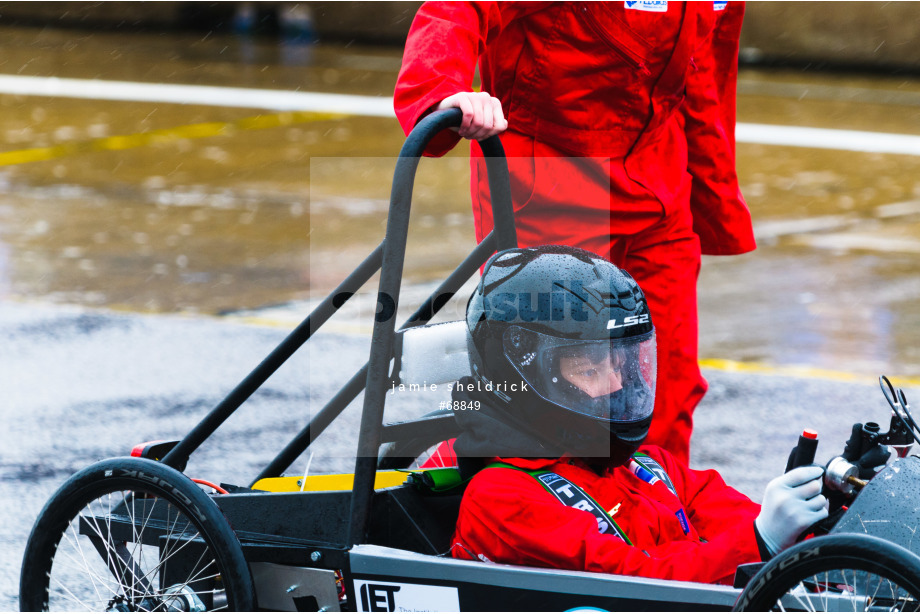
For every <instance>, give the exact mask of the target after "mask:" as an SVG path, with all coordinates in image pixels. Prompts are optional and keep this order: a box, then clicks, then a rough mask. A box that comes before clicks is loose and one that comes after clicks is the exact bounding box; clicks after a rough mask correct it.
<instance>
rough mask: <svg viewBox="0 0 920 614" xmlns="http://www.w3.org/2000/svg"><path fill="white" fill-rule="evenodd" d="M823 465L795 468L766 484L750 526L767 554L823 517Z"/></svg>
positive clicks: (779, 547)
mask: <svg viewBox="0 0 920 614" xmlns="http://www.w3.org/2000/svg"><path fill="white" fill-rule="evenodd" d="M823 475H824V468H822V467H818V466H816V465H808V466H805V467H797V468H796V469H793V470H792V471H790V472H788V473H784V474H783V475H781V476H779V477H778V478H776V479H774V480H772V481H771V482H770V483H769V484H767V489H766V490H765V491H764V494H763V504H762V505H761V510H760V515H759V516H758V517H757V519H756V520H754V526H755V527H756V529H757V532H758V533H759V534H760V537H761V539H763V542H764V544H765V545H766V546H767V549H768V550H769V551H770V554H776V553H777V552H779V551H780V550H782V549H784V548H788V547H789V546H791V545H792V544H794V543H795V540H796V538H798V536H799V535H801V533H802V531H804V530H805V529H807V528H808V527H810V526H811V525H813V524H814V523H816V522H818V521H819V520H823V519H824V518H827V498H826V497H825V496H824V495H822V494H821V483H822V480H821V476H823Z"/></svg>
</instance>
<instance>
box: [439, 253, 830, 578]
mask: <svg viewBox="0 0 920 614" xmlns="http://www.w3.org/2000/svg"><path fill="white" fill-rule="evenodd" d="M467 327H468V328H467V335H468V345H469V352H470V364H471V368H472V373H473V377H472V380H471V381H473V382H476V383H479V384H481V385H480V386H476V387H475V388H476V389H477V391H474V392H466V388H467V387H463V388H464V391H462V392H458V391H456V390H455V391H454V397H455V399H454V400H465V401H470V400H478V401H479V402H480V407H481V410H480V411H473V412H457V415H456V417H457V420H458V422H459V423H460V424H461V426H462V427H463V429H464V431H463V433H462V434H461V435H460V436H459V437H458V438H457V440H456V442H455V444H454V449H455V450H456V452H457V454H458V456H459V457H460V460H461V463H471V462H472V463H476V462H477V461H474V460H472V459H477V458H478V459H484V460H485V463H486V467H485V468H484V469H481V470H480V471H478V473H476V474H475V476H474V477H473V478H472V480H471V481H470V483H469V485H468V486H467V489H466V491H465V493H464V497H463V501H462V503H461V507H460V514H459V518H458V520H457V526H456V532H455V534H454V540H453V547H452V554H453V556H455V557H458V558H468V559H478V560H483V561H493V562H497V563H510V564H518V565H533V566H539V567H555V568H562V569H573V570H583V571H596V572H607V573H617V574H627V575H639V576H646V577H653V578H664V579H673V580H689V581H697V582H729V583H730V582H731V580H732V578H733V575H734V572H735V569H736V567H737V566H738V565H740V564H744V563H750V562H756V561H760V560H765V559H767V558H769V556H771V555H773V554H776V553H777V552H778V551H780V550H781V549H783V548H785V547H787V546H789V545H791V544H793V543H794V542H795V541H796V539H797V538H798V536H799V535H800V534H801V533H802V532H803V531H804V530H805V529H806V528H808V527H809V526H811V525H812V524H813V523H815V522H817V521H818V520H821V519H823V518H825V517H826V516H827V500H826V499H825V497H824V496H823V495H821V480H820V478H821V476H822V474H823V469H822V468H820V467H816V466H810V467H800V468H798V469H794V470H793V471H790V472H789V473H786V474H785V475H783V476H781V477H779V478H776V479H774V480H773V481H771V482H770V483H769V484H768V485H767V488H766V492H765V493H764V498H763V504H762V505H758V504H756V503H754V502H752V501H751V500H750V499H748V498H747V497H746V496H744V495H743V494H741V493H739V492H738V491H736V490H734V489H733V488H730V487H729V486H727V485H726V484H725V482H724V481H723V480H722V478H721V477H720V476H719V474H718V473H717V472H716V471H714V470H709V471H696V470H693V469H690V468H689V467H687V466H686V465H685V464H684V463H683V462H681V461H679V460H677V459H676V458H675V457H674V456H672V455H671V454H669V453H668V452H667V451H665V450H664V449H662V448H659V447H657V446H650V445H645V446H643V445H642V442H643V440H644V439H645V437H646V435H647V434H648V429H649V424H650V423H651V419H652V410H653V406H654V403H655V381H656V364H657V362H656V345H655V333H654V328H653V326H652V322H651V318H650V315H649V310H648V306H647V304H646V300H645V296H644V295H643V293H642V290H641V289H640V288H639V286H638V285H637V284H636V282H635V281H634V280H633V278H632V277H630V276H629V275H628V274H627V273H626V272H624V271H621V270H620V269H618V268H617V267H616V266H614V265H613V264H611V263H609V262H608V261H606V260H604V259H602V258H601V257H600V256H597V255H594V254H591V253H590V252H586V251H584V250H580V249H577V248H569V247H560V246H543V247H538V248H527V249H511V250H505V251H503V252H499V253H498V254H496V255H495V256H493V257H492V258H491V259H490V260H489V262H487V263H486V265H485V269H484V271H483V275H482V279H481V280H480V283H479V285H478V287H477V289H476V291H475V292H474V294H473V296H472V297H471V299H470V302H469V304H468V306H467ZM664 358H665V359H666V358H667V357H664ZM502 382H505V383H509V382H516V383H519V384H521V385H519V386H516V387H513V388H514V390H512V387H511V386H506V387H502V388H503V390H504V391H503V392H502V391H499V390H498V388H500V387H499V386H492V385H489V384H492V383H502ZM468 383H469V382H468ZM479 462H481V461H479ZM461 466H463V465H462V464H461ZM481 466H482V465H481V464H480V467H481Z"/></svg>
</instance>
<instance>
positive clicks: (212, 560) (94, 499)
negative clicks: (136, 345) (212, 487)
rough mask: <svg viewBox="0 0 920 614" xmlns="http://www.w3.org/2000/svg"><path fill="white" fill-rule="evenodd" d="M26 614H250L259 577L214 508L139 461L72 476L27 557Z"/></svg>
mask: <svg viewBox="0 0 920 614" xmlns="http://www.w3.org/2000/svg"><path fill="white" fill-rule="evenodd" d="M20 608H21V609H22V610H24V611H37V610H44V611H84V612H85V611H93V612H104V611H108V612H165V611H173V612H175V611H180V612H181V611H186V612H189V611H191V612H202V611H211V610H244V611H245V610H251V609H252V608H253V589H252V578H251V576H250V573H249V567H248V565H247V564H246V561H245V559H244V558H243V552H242V548H241V546H240V544H239V541H238V540H237V538H236V536H235V534H234V533H233V530H232V529H231V528H230V526H229V524H228V523H227V521H226V519H225V518H224V517H223V515H222V514H221V512H220V509H219V508H218V507H217V505H216V504H215V503H214V502H213V501H212V500H211V499H210V497H208V495H206V494H205V493H204V492H203V491H202V490H201V488H200V487H198V486H197V485H196V484H194V483H193V482H192V481H191V480H190V479H188V478H187V477H186V476H184V475H183V474H181V473H180V472H178V471H176V470H174V469H172V468H170V467H168V466H166V465H163V464H160V463H157V462H154V461H149V460H145V459H138V458H115V459H108V460H105V461H101V462H99V463H96V464H94V465H91V466H90V467H87V468H86V469H84V470H82V471H80V472H79V473H77V474H75V475H74V476H73V477H71V478H70V479H69V480H67V482H65V483H64V485H63V486H61V488H60V489H59V490H58V491H57V492H56V493H55V494H54V495H53V496H52V497H51V499H50V500H49V501H48V503H47V504H46V505H45V508H44V509H43V510H42V512H41V514H40V515H39V517H38V519H37V520H36V523H35V527H34V528H33V529H32V534H31V535H30V537H29V542H28V544H27V546H26V550H25V555H24V557H23V565H22V575H21V578H20Z"/></svg>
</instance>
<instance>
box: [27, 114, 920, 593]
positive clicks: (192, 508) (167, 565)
mask: <svg viewBox="0 0 920 614" xmlns="http://www.w3.org/2000/svg"><path fill="white" fill-rule="evenodd" d="M459 122H460V113H459V111H457V110H451V111H444V112H439V113H435V114H432V115H430V116H429V117H427V118H426V119H425V120H423V121H422V122H421V123H420V124H419V125H418V127H417V128H416V129H415V130H414V131H413V133H412V134H411V135H410V136H409V138H408V139H407V141H406V143H405V145H404V147H403V149H402V151H401V153H400V157H399V160H398V163H397V167H396V172H395V177H394V182H393V186H392V195H391V202H390V211H389V218H388V221H387V229H386V235H385V238H384V240H383V242H382V243H381V244H380V245H379V246H378V247H377V248H376V249H375V250H374V251H373V252H372V253H371V254H370V256H369V257H368V258H367V259H366V260H365V261H364V262H363V263H362V264H360V265H359V266H358V268H357V269H356V270H355V271H354V272H353V273H352V274H351V275H349V276H348V277H347V279H345V280H344V281H343V282H342V283H341V284H340V285H339V286H338V287H337V288H336V289H335V290H334V291H333V292H332V293H331V294H330V295H329V296H327V297H326V299H325V300H323V301H322V303H320V304H319V306H318V307H317V308H316V309H315V310H314V311H313V312H312V313H311V314H310V315H309V316H308V317H307V318H306V319H305V320H304V321H303V322H302V323H301V324H300V325H299V326H298V327H297V328H296V329H295V330H294V331H293V332H291V333H290V335H289V336H288V337H287V338H286V339H285V340H284V341H283V342H282V343H281V344H280V345H279V346H278V347H277V348H276V349H275V350H274V351H272V352H271V353H270V354H269V355H268V357H266V358H265V359H264V361H263V362H262V363H261V364H259V365H258V366H257V367H256V368H255V369H254V370H253V371H252V372H251V373H250V374H249V375H248V376H247V377H246V378H245V379H244V380H243V381H242V382H241V383H240V384H239V385H238V386H237V387H236V388H235V389H234V390H232V391H231V392H230V393H229V395H227V397H226V398H225V399H224V400H223V401H221V402H220V403H219V404H218V405H217V406H215V407H214V408H213V410H211V411H210V413H209V414H208V415H207V416H206V417H205V418H204V419H203V420H201V422H199V423H198V424H197V425H196V426H195V427H194V428H193V429H192V430H191V432H189V433H188V434H187V435H186V436H185V437H184V438H183V439H182V440H180V441H174V442H161V443H154V444H150V445H146V446H140V447H138V448H136V449H135V451H134V453H133V455H132V456H128V457H119V458H111V459H107V460H103V461H100V462H97V463H95V464H93V465H91V466H89V467H87V468H85V469H83V470H82V471H80V472H78V473H77V474H75V475H74V476H72V477H71V478H69V479H68V480H67V481H66V482H65V483H64V485H63V486H62V487H61V488H60V489H59V490H58V491H57V492H56V493H55V494H54V495H53V496H52V497H51V499H50V500H49V501H48V503H47V504H46V505H45V507H44V509H43V510H42V511H41V513H40V515H39V517H38V519H37V520H36V523H35V526H34V528H33V530H32V533H31V535H30V537H29V541H28V544H27V547H26V550H25V555H24V558H23V564H22V574H21V578H20V607H21V609H22V610H28V611H34V610H83V611H207V610H219V609H226V610H253V609H265V610H288V611H340V610H342V611H486V610H489V611H494V610H505V611H516V610H573V609H591V610H624V609H625V610H730V609H732V608H733V607H737V608H740V609H745V610H765V609H771V608H780V609H796V610H837V609H855V610H874V609H884V610H917V609H920V557H918V556H917V554H916V552H917V550H918V547H920V537H918V538H917V539H915V538H914V533H915V532H916V529H917V527H918V524H920V523H918V522H917V521H918V519H920V513H918V511H917V510H920V488H918V486H917V485H918V484H920V481H918V475H920V458H917V457H913V456H909V457H908V456H905V457H904V458H898V459H897V460H895V461H893V462H892V463H890V464H887V465H885V467H884V468H883V469H881V470H880V471H878V469H879V468H878V467H875V468H872V473H873V474H874V473H875V472H876V471H878V474H877V475H875V477H872V478H871V479H868V478H869V477H870V476H867V475H863V476H862V477H860V476H859V475H858V473H859V472H860V471H862V469H863V468H860V467H859V466H858V462H857V459H859V458H861V455H862V451H857V452H858V453H856V454H855V455H854V452H853V450H852V449H851V450H850V453H849V455H847V454H844V455H843V456H841V457H839V458H837V459H835V460H834V461H832V463H831V464H830V465H829V466H828V470H827V475H828V478H827V488H828V489H832V490H833V491H834V493H833V496H834V497H836V498H837V500H838V501H837V510H838V511H837V513H835V515H834V518H833V520H835V521H836V522H834V523H833V526H832V527H824V528H823V529H821V528H816V529H815V531H816V532H817V533H820V532H825V531H827V530H828V529H829V534H827V535H822V536H819V537H815V538H813V539H807V540H805V541H803V542H801V543H800V544H798V545H796V546H794V547H792V548H790V549H788V550H786V551H784V552H783V553H781V554H780V555H778V556H777V557H775V558H774V559H772V560H771V561H770V562H768V563H765V564H756V565H749V566H742V567H741V568H739V570H738V574H737V578H736V583H735V586H734V587H731V586H717V585H708V584H698V583H692V582H678V581H667V580H651V579H645V578H637V577H627V576H617V575H611V574H599V573H586V572H577V571H565V570H558V569H542V568H531V567H520V566H511V565H499V564H494V563H488V562H479V561H463V560H457V559H453V558H450V556H447V553H448V552H449V550H450V539H451V536H452V533H453V529H454V523H455V521H456V517H457V511H458V506H459V502H460V498H461V496H462V491H463V479H462V476H460V477H459V478H458V476H457V474H456V471H454V470H450V469H434V470H400V469H402V468H403V467H407V466H408V465H409V463H410V462H412V461H413V460H414V459H415V458H416V457H417V456H418V455H419V454H420V453H421V452H422V451H424V450H425V449H426V448H428V447H429V446H431V445H432V444H435V443H437V442H440V441H443V440H445V439H448V438H450V437H452V436H455V435H456V434H457V430H456V426H455V422H454V420H453V419H452V416H451V415H450V414H451V413H452V412H451V411H449V410H448V411H441V412H435V413H434V414H431V415H426V416H423V417H421V418H419V419H416V420H411V421H404V422H397V423H389V424H384V423H383V415H384V403H385V398H386V391H387V390H389V389H390V388H391V387H392V386H394V385H395V384H407V385H408V384H411V383H413V382H421V381H427V382H428V383H429V384H430V383H432V382H433V381H435V380H434V379H431V376H430V371H431V370H432V369H434V370H436V371H437V372H438V373H439V374H440V377H441V378H442V380H443V381H452V380H453V379H457V378H459V377H460V376H462V375H464V374H465V373H466V370H467V369H468V368H469V363H468V359H467V357H466V355H465V352H466V344H465V340H464V339H465V336H464V334H463V326H464V323H463V322H459V323H447V324H428V322H429V321H430V320H431V319H432V318H433V317H434V315H435V314H436V313H437V312H438V310H439V309H441V307H443V306H444V304H445V303H446V302H447V301H448V300H449V299H450V298H451V297H452V296H453V295H454V294H455V293H456V292H457V291H458V289H459V288H460V287H461V285H462V284H463V283H464V282H465V281H466V280H468V279H470V278H471V277H472V276H473V275H475V274H476V272H477V269H478V268H479V267H480V266H481V265H482V264H483V263H484V262H485V261H486V260H487V258H488V257H489V256H490V255H491V254H492V253H493V252H494V251H496V250H497V249H505V248H509V247H513V246H515V245H516V235H515V227H514V221H513V217H512V206H511V198H510V184H509V178H508V170H507V165H506V162H505V160H504V154H503V150H502V147H501V143H500V141H499V139H498V138H497V137H492V138H490V139H487V140H485V141H483V142H482V143H481V146H482V149H483V151H484V154H485V162H486V165H487V169H488V175H489V183H490V189H491V193H492V207H493V216H494V221H495V230H494V231H493V232H492V233H491V234H490V235H489V236H488V237H486V238H485V239H484V240H483V241H482V243H481V244H480V245H479V246H477V247H476V248H475V249H474V250H473V251H472V253H471V254H470V255H469V256H468V257H467V258H466V260H464V261H463V262H462V263H461V264H460V265H459V266H458V268H457V269H456V270H455V271H454V272H453V273H452V274H451V275H449V276H448V278H447V279H446V280H445V281H444V282H443V283H442V284H441V285H440V286H439V287H438V288H437V290H436V291H435V292H434V293H433V294H432V295H431V296H429V297H428V299H427V300H426V301H425V302H424V303H423V304H422V305H421V306H420V307H419V308H418V310H417V311H416V312H415V314H414V315H413V316H412V317H411V318H409V320H408V321H407V322H405V323H404V324H403V325H402V326H401V327H399V328H397V327H396V325H395V314H396V308H397V305H398V298H399V292H400V283H401V273H402V268H403V261H404V256H405V246H406V238H407V233H408V222H409V210H410V203H411V197H412V188H413V182H414V176H415V172H416V169H417V166H418V162H419V156H420V155H421V153H422V151H423V150H424V148H425V145H426V144H427V143H428V141H429V140H430V139H431V138H432V137H433V136H434V135H435V134H437V133H438V132H440V131H441V130H443V129H446V128H448V127H450V126H456V125H459ZM378 270H380V273H381V275H380V281H379V290H378V313H377V314H376V316H375V322H374V329H373V337H372V344H371V351H370V357H369V360H368V362H367V364H365V365H364V366H362V367H361V368H360V369H359V370H358V371H357V372H356V373H355V375H354V376H353V377H352V378H351V380H350V381H349V382H348V383H347V384H346V385H345V386H344V387H343V388H342V389H341V390H340V391H339V392H338V393H337V394H336V395H335V396H334V397H333V398H332V399H331V400H330V401H329V402H328V403H327V404H326V405H325V406H324V407H323V408H322V409H321V410H320V411H318V412H315V413H314V415H313V417H312V420H311V421H310V423H309V424H307V425H306V426H305V427H304V428H303V429H302V430H301V431H300V432H299V433H298V434H297V435H296V436H295V437H294V438H293V439H292V440H291V441H290V443H288V445H287V446H286V447H284V449H283V450H281V451H280V453H278V454H277V456H276V457H275V458H274V459H273V460H271V462H270V463H269V464H268V465H267V466H266V467H265V468H264V469H263V470H262V472H261V473H260V474H259V475H258V476H257V477H256V478H255V479H254V480H253V481H252V483H251V484H249V485H248V486H246V487H242V486H228V485H220V486H218V485H216V484H213V483H210V482H204V481H202V480H197V482H198V483H196V481H193V480H192V479H191V478H189V477H187V476H186V475H185V474H184V473H183V470H184V468H185V466H186V464H187V461H188V459H189V457H190V455H191V454H192V453H193V452H194V451H195V450H196V449H197V448H198V447H199V446H200V445H201V444H202V442H204V441H205V440H206V439H207V438H208V437H209V436H210V435H211V434H212V433H214V431H215V430H216V429H217V428H218V427H219V426H220V425H221V424H222V423H223V422H224V421H225V420H226V419H227V418H228V417H229V416H230V415H231V414H232V413H233V412H234V411H235V410H236V409H237V408H239V407H240V406H241V405H242V404H243V402H244V401H245V400H246V399H247V398H248V397H249V396H250V395H251V394H252V393H253V392H254V391H255V390H256V389H258V388H259V387H260V386H261V385H262V384H263V383H264V382H265V381H266V380H267V379H268V377H269V376H270V375H271V374H272V373H273V372H274V371H275V370H277V369H278V367H279V366H280V365H281V364H282V363H283V362H284V361H286V360H287V359H288V358H289V357H290V356H291V355H292V354H293V353H294V352H295V351H296V350H297V349H298V348H300V347H301V346H302V345H303V344H304V343H305V342H306V341H307V340H308V339H309V338H310V337H311V335H313V333H314V332H315V331H316V330H317V328H318V327H319V326H320V325H322V324H323V323H324V322H325V321H326V320H328V319H329V318H330V316H332V315H333V313H335V312H336V310H338V309H339V308H340V307H341V306H342V305H343V304H344V303H345V302H346V301H347V300H348V299H349V298H350V297H351V296H352V295H353V294H355V293H356V292H357V291H358V289H359V288H360V287H361V286H362V285H364V284H365V283H366V282H367V281H368V280H369V279H370V278H371V277H372V276H373V275H374V274H375V273H376V272H377V271H378ZM432 339H435V340H436V341H437V342H438V343H437V344H435V345H438V344H440V345H441V346H442V347H440V348H438V349H436V350H432V342H431V340H432ZM362 390H363V391H364V403H363V413H362V420H361V425H360V433H359V438H358V449H357V454H356V458H357V460H356V462H355V469H354V474H353V475H338V476H313V475H311V476H309V477H307V476H292V477H286V476H284V475H282V474H283V472H284V471H286V470H287V469H288V467H289V466H290V465H291V463H292V462H293V461H294V460H295V459H296V458H298V456H299V455H300V454H302V453H303V452H304V451H305V450H306V449H307V448H308V446H309V445H310V442H311V441H313V440H314V439H315V438H316V437H317V436H318V435H319V434H320V433H321V432H323V431H324V430H325V429H326V428H328V427H329V425H330V424H331V423H332V422H333V421H334V420H335V419H336V417H337V416H338V415H339V414H340V413H341V412H342V411H343V409H344V408H345V407H346V406H347V405H348V404H349V403H350V402H351V401H353V400H354V399H355V398H356V397H357V396H358V395H359V394H360V393H361V391H362ZM886 395H887V396H888V398H889V401H890V402H891V404H892V409H893V412H894V413H893V418H892V425H891V428H890V430H889V432H888V433H883V432H881V429H880V428H878V426H877V425H873V424H871V423H870V424H867V425H865V427H864V428H865V430H866V433H867V434H866V436H865V442H864V444H865V446H868V447H871V446H883V445H889V444H890V445H899V446H901V450H902V451H906V446H908V445H909V442H911V441H912V440H914V439H916V438H917V437H918V436H920V429H917V425H916V424H915V423H913V421H912V419H911V418H910V413H909V411H908V408H907V403H906V399H904V396H903V393H902V392H900V391H895V390H894V389H893V388H892V389H890V390H889V391H887V392H886ZM860 441H862V440H860ZM860 445H863V444H860ZM848 447H849V446H848ZM857 447H858V446H857ZM203 487H204V488H203ZM819 529H820V530H819Z"/></svg>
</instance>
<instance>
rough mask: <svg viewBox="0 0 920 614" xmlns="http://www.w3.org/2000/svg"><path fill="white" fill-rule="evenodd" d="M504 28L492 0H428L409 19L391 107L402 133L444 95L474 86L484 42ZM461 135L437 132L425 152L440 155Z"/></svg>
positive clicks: (468, 89)
mask: <svg viewBox="0 0 920 614" xmlns="http://www.w3.org/2000/svg"><path fill="white" fill-rule="evenodd" d="M501 28H502V16H501V13H500V12H499V10H498V6H497V5H496V3H494V2H426V3H424V4H423V5H422V6H421V8H419V10H418V13H417V14H416V15H415V19H414V20H413V21H412V26H411V27H410V28H409V35H408V37H407V38H406V49H405V52H404V53H403V61H402V67H401V68H400V71H399V76H398V77H397V80H396V91H395V92H394V94H393V107H394V109H395V111H396V117H397V119H399V123H400V125H401V126H402V128H403V131H405V133H406V134H409V132H410V131H411V130H412V128H413V127H414V126H415V124H416V123H418V120H419V119H421V118H422V117H423V116H424V115H426V114H427V113H428V111H429V110H430V109H431V107H433V106H434V105H436V104H437V103H439V102H441V101H442V100H444V99H445V98H447V97H448V96H452V95H453V94H456V93H458V92H469V91H472V87H473V75H474V74H475V71H476V63H477V61H478V60H479V56H480V55H482V53H483V51H484V50H485V45H486V42H487V41H488V40H489V39H490V38H491V37H492V36H495V35H496V34H497V33H498V32H500V31H501ZM459 140H460V137H459V136H458V135H457V134H456V133H455V132H452V131H451V132H448V131H446V130H445V131H444V132H442V133H441V134H439V135H438V136H437V137H435V138H434V139H433V140H432V142H431V143H430V144H429V145H428V148H427V149H426V151H425V154H426V155H430V156H441V155H444V154H445V153H447V152H448V151H450V149H452V148H453V147H454V145H456V144H457V142H458V141H459Z"/></svg>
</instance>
